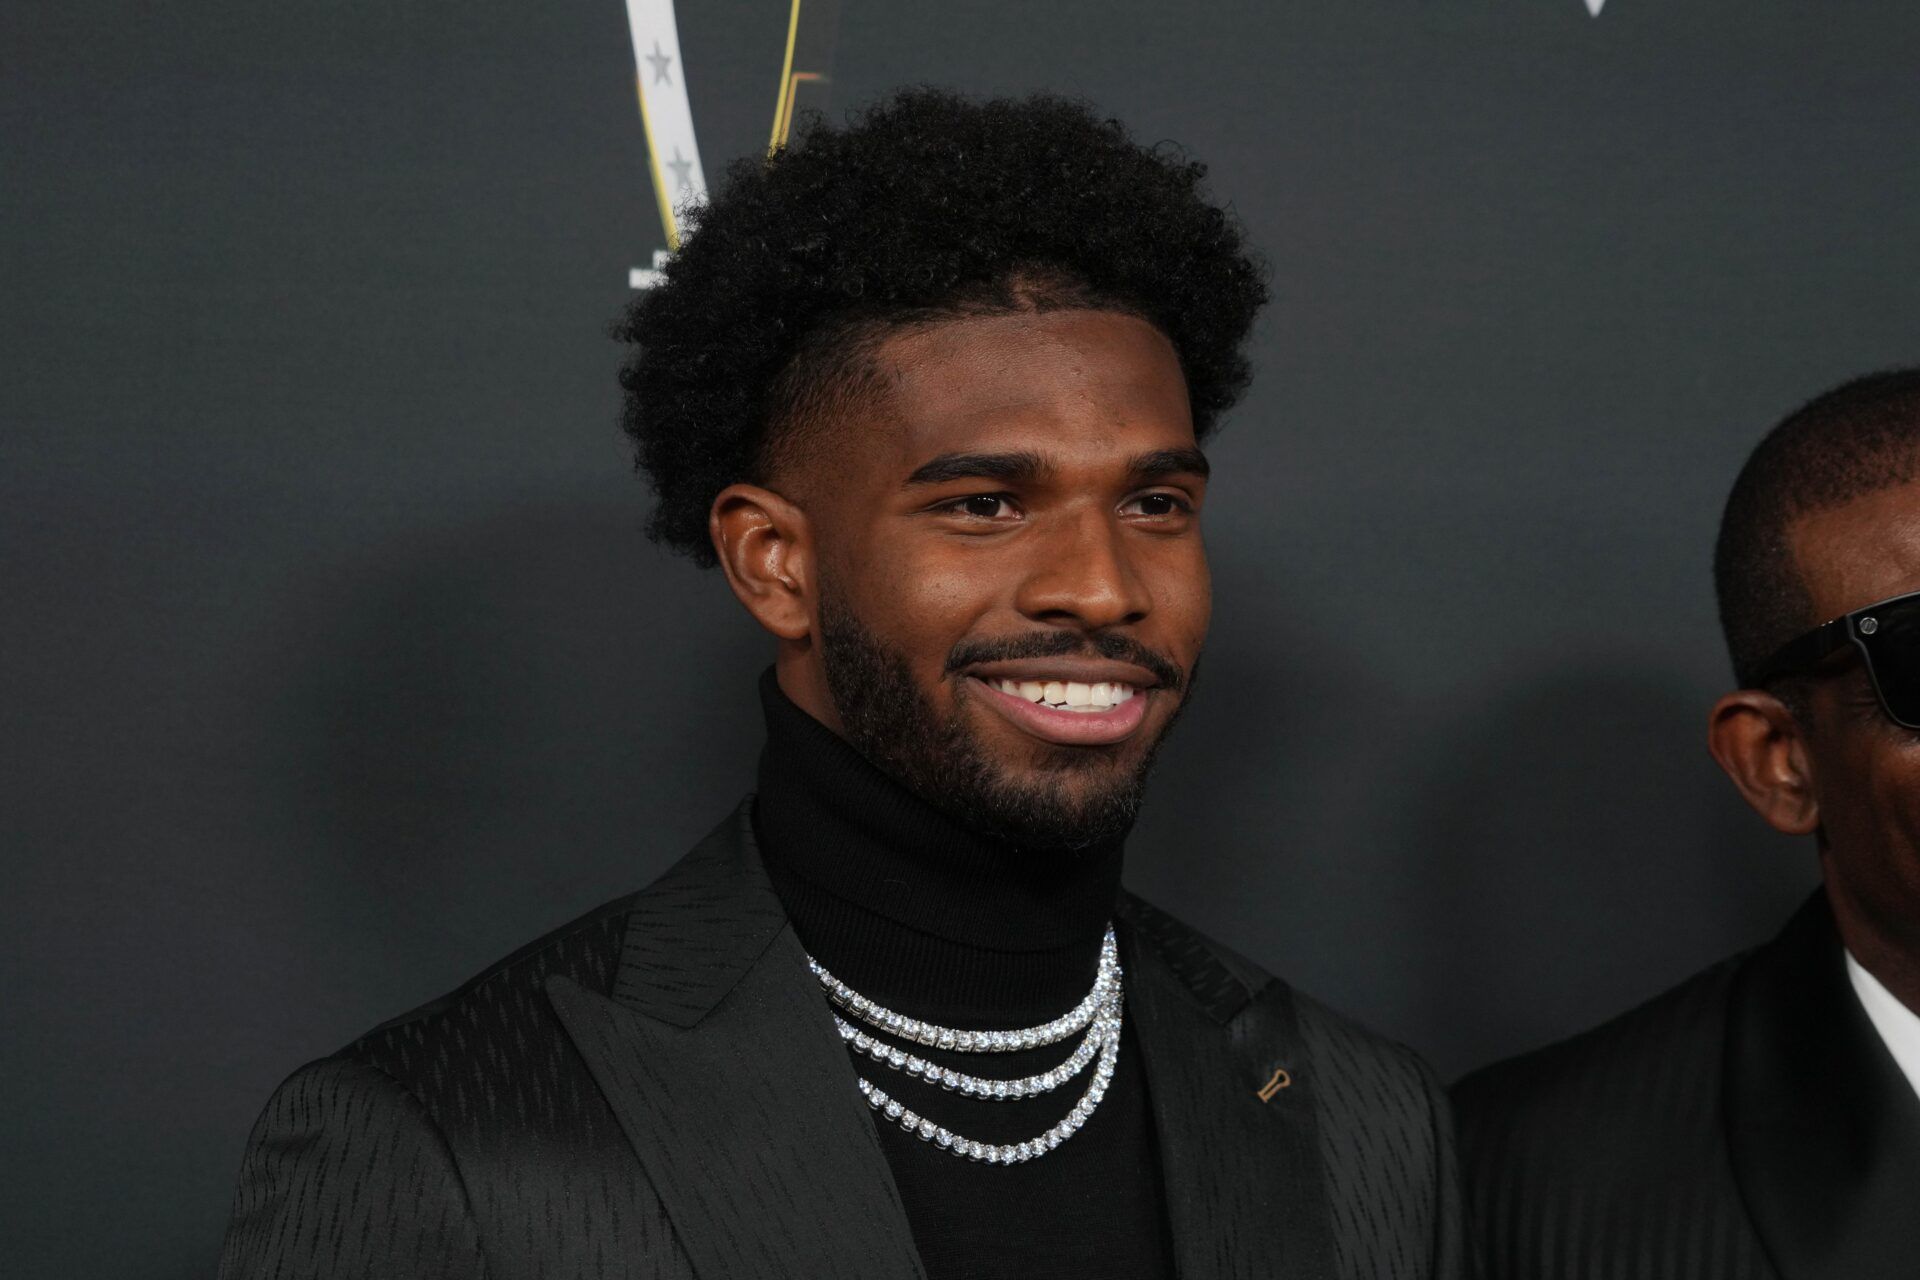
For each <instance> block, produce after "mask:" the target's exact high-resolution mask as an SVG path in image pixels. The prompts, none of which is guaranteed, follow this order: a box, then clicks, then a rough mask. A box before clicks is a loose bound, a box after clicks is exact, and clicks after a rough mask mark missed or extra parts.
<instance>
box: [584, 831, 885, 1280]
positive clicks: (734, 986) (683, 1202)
mask: <svg viewBox="0 0 1920 1280" xmlns="http://www.w3.org/2000/svg"><path fill="white" fill-rule="evenodd" d="M769 907H770V908H771V911H772V912H773V913H774V914H773V915H772V916H771V917H770V916H769ZM547 996H548V999H549V1000H550V1001H551V1002H552V1004H553V1007H554V1009H555V1011H556V1012H557V1013H558V1015H559V1017H560V1020H561V1022H562V1023H563V1024H564V1025H565V1026H566V1028H567V1033H568V1035H569V1036H570V1037H571V1038H572V1040H573V1042H574V1044H575V1046H576V1047H577V1048H578V1049H579V1050H580V1053H581V1056H582V1057H584V1058H585V1059H586V1062H587V1065H588V1068H589V1069H590V1070H591V1071H592V1073H593V1077H594V1080H595V1082H596V1083H597V1084H598V1085H599V1086H600V1089H601V1092H602V1093H603V1094H605V1096H606V1098H607V1101H608V1103H609V1104H610V1106H611V1107H612V1109H613V1112H614V1115H615V1116H616V1117H617V1118H618V1120H619V1123H620V1127H621V1128H622V1129H623V1130H624V1131H625V1133H626V1135H627V1139H628V1140H629V1141H630V1142H631V1143H632V1144H633V1148H634V1151H635V1152H636V1153H637V1155H638V1156H639V1159H640V1162H641V1164H642V1166H643V1167H644V1168H645V1169H646V1171H647V1176H648V1178H649V1179H650V1180H651V1182H652V1184H653V1186H654V1189H655V1190H656V1191H657V1193H658V1194H659V1196H660V1200H661V1203H662V1204H663V1205H664V1206H665V1208H666V1211H667V1216H668V1219H669V1220H670V1221H671V1222H672V1223H673V1228H674V1236H675V1238H676V1240H677V1241H678V1242H679V1244H680V1246H681V1247H682V1248H683V1249H684V1250H685V1251H686V1253H687V1256H688V1258H689V1259H690V1261H691V1262H692V1264H693V1268H694V1271H695V1272H696V1274H698V1275H700V1276H703V1277H706V1278H707V1280H735V1278H736V1277H763V1276H764V1277H775V1276H779V1277H788V1276H796V1275H801V1276H835V1277H842V1276H845V1277H858V1278H864V1277H871V1278H872V1280H899V1278H900V1277H919V1276H921V1275H922V1274H923V1273H922V1271H921V1266H920V1260H919V1256H918V1254H917V1253H916V1252H915V1250H914V1246H913V1237H912V1232H911V1230H910V1229H909V1227H908V1225H907V1219H906V1213H905V1210H904V1209H903V1208H902V1207H901V1204H900V1195H899V1192H898V1190H897V1189H896V1188H895V1186H894V1183H893V1176H892V1174H891V1172H890V1171H889V1170H888V1168H887V1163H886V1157H885V1154H884V1153H883V1152H882V1150H881V1148H880V1142H879V1137H878V1135H877V1134H876V1133H875V1132H874V1128H873V1121H872V1119H871V1117H870V1116H869V1114H868V1110H867V1106H866V1103H865V1102H864V1100H862V1098H861V1097H860V1094H859V1091H858V1090H857V1089H856V1088H855V1087H854V1076H853V1069H852V1066H851V1064H850V1063H849V1062H848V1060H847V1055H846V1050H845V1049H844V1048H843V1047H842V1045H841V1043H840V1039H839V1036H838V1035H837V1034H835V1032H834V1029H833V1021H832V1018H831V1016H830V1015H829V1013H828V1011H827V1008H826V1005H825V1003H824V1001H823V1000H822V999H821V996H820V991H819V987H818V985H817V984H816V983H815V982H814V981H813V978H812V975H811V974H810V973H809V972H808V970H807V965H806V956H805V953H804V952H803V951H802V950H801V947H800V944H799V941H798V940H797V939H796V938H795V937H794V936H793V932H792V930H791V929H790V928H788V927H787V925H786V922H785V919H784V914H782V913H780V911H779V903H778V900H777V899H775V898H774V897H773V893H772V890H771V888H770V887H768V886H767V884H766V880H765V874H764V872H762V871H761V870H760V868H759V864H758V859H757V856H756V855H755V854H754V852H753V849H752V845H751V828H750V827H744V826H741V825H736V826H735V827H734V828H733V831H732V834H731V835H729V834H728V832H727V829H726V828H722V830H721V831H717V832H715V833H714V836H713V837H710V838H709V840H708V841H707V842H705V843H704V844H703V845H702V846H701V848H700V849H698V850H696V851H695V853H694V854H692V855H689V857H688V858H687V859H686V861H684V862H683V863H682V864H681V865H680V866H679V867H676V868H675V870H674V871H673V872H670V873H669V874H668V875H667V876H666V877H664V878H663V879H662V880H661V881H660V882H659V883H658V884H657V885H656V886H655V887H654V888H653V889H649V890H648V891H646V892H645V893H643V894H642V895H641V900H640V902H639V903H638V905H637V906H636V909H635V912H634V915H633V917H632V921H631V923H630V924H629V927H628V932H627V939H626V944H625V948H624V953H623V957H622V962H621V969H620V974H619V977H618V980H617V982H616V984H615V987H614V992H613V994H612V996H607V995H602V994H600V993H598V992H595V991H589V990H587V989H586V988H584V987H581V986H580V985H579V984H577V983H575V982H573V981H571V980H568V979H565V978H555V979H553V980H551V981H549V982H548V984H547Z"/></svg>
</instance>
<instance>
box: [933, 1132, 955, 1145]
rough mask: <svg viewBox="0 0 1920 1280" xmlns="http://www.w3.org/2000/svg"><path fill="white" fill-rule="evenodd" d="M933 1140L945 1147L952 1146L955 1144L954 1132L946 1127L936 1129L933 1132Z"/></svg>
mask: <svg viewBox="0 0 1920 1280" xmlns="http://www.w3.org/2000/svg"><path fill="white" fill-rule="evenodd" d="M933 1140H934V1141H935V1142H937V1143H939V1144H940V1145H941V1146H943V1147H951V1146H952V1145H953V1134H952V1133H951V1132H949V1131H948V1130H946V1129H936V1130H934V1133H933Z"/></svg>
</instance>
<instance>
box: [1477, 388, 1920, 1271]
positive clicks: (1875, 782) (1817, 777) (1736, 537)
mask: <svg viewBox="0 0 1920 1280" xmlns="http://www.w3.org/2000/svg"><path fill="white" fill-rule="evenodd" d="M1714 576H1715V584H1716V588H1717V590H1718V593H1719V597H1720V613H1721V622H1722V625H1723V626H1724V628H1725V630H1726V634H1727V641H1728V645H1729V647H1730V648H1731V650H1732V654H1733V661H1734V668H1735V672H1736V675H1737V678H1738V680H1739V682H1740V685H1741V687H1740V688H1739V689H1738V690H1736V691H1735V692H1733V693H1730V694H1727V695H1726V696H1725V697H1723V698H1721V699H1720V701H1719V702H1718V703H1716V704H1715V706H1714V708H1713V711H1712V713H1711V717H1710V727H1709V745H1710V747H1711V750H1712V752H1713V755H1714V758H1715V759H1716V760H1718V761H1719V763H1720V766H1721V767H1722V768H1723V769H1724V770H1725V771H1726V773H1727V776H1728V777H1729V778H1731V779H1732V781H1733V784H1734V786H1735V787H1737V788H1738V789H1739V791H1740V794H1741V795H1742V796H1743V797H1744V798H1745V799H1746V801H1747V803H1748V804H1750V805H1751V806H1752V807H1753V808H1754V809H1755V810H1756V811H1757V812H1758V813H1759V814H1760V816H1761V817H1762V818H1764V819H1765V820H1766V821H1767V823H1768V824H1769V825H1771V826H1772V827H1774V828H1775V829H1776V830H1778V831H1780V832H1782V833H1785V834H1787V835H1793V836H1813V837H1814V841H1815V849H1816V850H1817V853H1818V857H1819V863H1820V872H1821V879H1822V881H1823V887H1822V888H1821V890H1820V891H1819V892H1818V893H1816V894H1815V895H1814V896H1813V897H1812V898H1810V899H1809V900H1808V901H1807V902H1806V903H1805V904H1804V905H1803V906H1802V907H1801V908H1800V910H1799V912H1798V913H1797V914H1796V915H1795V916H1794V918H1793V919H1792V920H1791V921H1790V922H1789V923H1788V925H1787V926H1786V928H1785V930H1784V931H1783V932H1782V933H1781V934H1780V935H1779V936H1778V937H1777V938H1775V939H1774V940H1773V941H1771V942H1769V943H1767V944H1766V945H1764V946H1761V947H1759V948H1758V949H1757V950H1755V951H1753V952H1750V953H1748V954H1746V955H1742V956H1736V957H1734V958H1732V959H1729V960H1727V961H1725V962H1723V963H1721V964H1719V965H1716V966H1715V967H1714V968H1712V969H1709V970H1708V971H1707V972H1705V973H1702V974H1699V975H1697V976H1696V977H1694V978H1693V979H1691V980H1690V981H1688V982H1686V983H1684V984H1682V985H1681V986H1679V987H1677V988H1675V989H1674V990H1672V991H1669V992H1667V993H1666V994H1665V995H1662V996H1660V997H1658V998H1657V999H1655V1000H1653V1001H1651V1002H1649V1003H1648V1004H1646V1005H1644V1006H1642V1007H1640V1008H1638V1009H1636V1010H1634V1011H1632V1012H1630V1013H1628V1014H1626V1015H1624V1016H1622V1017H1620V1018H1618V1019H1616V1020H1614V1021H1613V1022H1610V1023H1608V1024H1606V1025H1605V1026H1602V1027H1600V1028H1599V1029H1597V1030H1594V1031H1590V1032H1588V1033H1587V1034H1585V1035H1583V1036H1579V1037H1577V1038H1575V1039H1573V1040H1570V1041H1567V1042H1565V1043H1562V1044H1558V1045H1554V1046H1551V1047H1549V1048H1547V1049H1544V1050H1541V1051H1539V1052H1536V1053H1533V1054H1530V1055H1528V1056H1525V1057H1522V1058H1518V1059H1515V1060H1513V1061H1511V1062H1506V1063H1502V1064H1499V1065H1497V1066H1494V1067H1491V1068H1488V1069H1486V1070H1484V1071H1481V1072H1477V1073H1476V1074H1474V1075H1472V1076H1469V1077H1468V1078H1467V1079H1466V1080H1464V1081H1462V1082H1461V1083H1460V1084H1459V1085H1458V1086H1457V1087H1456V1089H1455V1100H1456V1104H1457V1106H1458V1109H1459V1114H1460V1123H1461V1128H1462V1144H1463V1159H1464V1161H1465V1163H1466V1169H1467V1177H1468V1181H1469V1194H1470V1198H1471V1202H1472V1215H1473V1231H1474V1234H1475V1235H1476V1237H1477V1240H1478V1246H1479V1251H1480V1254H1481V1259H1482V1262H1483V1263H1484V1264H1485V1271H1486V1274H1487V1275H1488V1276H1489V1277H1493V1278H1498V1280H1505V1278H1507V1277H1512V1278H1513V1280H1535V1278H1536V1277H1543V1276H1553V1277H1560V1278H1563V1280H1578V1278H1579V1277H1588V1276H1592V1277H1599V1276H1626V1275H1632V1276H1635V1277H1638V1278H1641V1280H1662V1278H1664V1277H1674V1278H1675V1280H1678V1278H1679V1277H1687V1278H1689V1280H1713V1278H1714V1277H1756V1278H1767V1280H1842V1278H1843V1277H1844V1278H1846V1280H1860V1278H1863V1277H1875V1276H1911V1275H1915V1274H1920V1211H1916V1209H1917V1208H1920V1018H1916V1012H1920V727H1916V726H1920V370H1911V371H1903V372H1895V373H1887V374H1879V375H1875V376H1873V377H1869V378H1863V379H1860V380H1858V381H1856V382H1853V383H1850V384H1848V385H1846V386H1844V387H1841V388H1839V389H1838V390H1836V391H1833V392H1830V393H1828V394H1827V395H1824V396H1822V397H1820V398H1819V399H1817V400H1815V401H1813V402H1812V403H1811V404H1809V405H1807V406H1806V407H1805V408H1803V409H1801V410H1799V411H1798V412H1797V413H1795V414H1794V415H1792V416H1791V417H1789V418H1788V419H1787V420H1786V421H1785V422H1783V423H1782V424H1781V425H1780V426H1779V427H1777V428H1775V429H1774V431H1773V432H1772V433H1771V434H1770V435H1768V436H1767V438H1766V439H1765V440H1764V441H1763V442H1762V443H1761V445H1760V446H1759V448H1758V449H1756V450H1755V451H1754V453H1753V456H1752V458H1751V459H1749V461H1748V462H1747V465H1746V467H1745V469H1744V470H1743V471H1742V472H1741V474H1740V478H1739V480H1738V481H1737V482H1736V483H1735V485H1734V490H1733V494H1732V496H1731V497H1730V498H1729V500H1728V503H1727V508H1726V513H1725V515H1724V517H1723V519H1722V522H1721V528H1720V539H1719V545H1718V548H1717V550H1716V553H1715V559H1714Z"/></svg>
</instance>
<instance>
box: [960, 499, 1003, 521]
mask: <svg viewBox="0 0 1920 1280" xmlns="http://www.w3.org/2000/svg"><path fill="white" fill-rule="evenodd" d="M952 510H954V511H957V512H959V513H960V514H961V515H963V516H972V517H973V518H974V519H976V520H998V519H1000V518H1001V517H1002V516H1005V515H1009V514H1011V511H1010V504H1009V503H1008V502H1007V500H1006V499H1005V498H1003V497H1001V496H1000V495H999V494H996V493H976V494H974V495H973V496H972V497H969V498H962V499H960V500H959V501H958V502H956V503H954V504H953V507H952Z"/></svg>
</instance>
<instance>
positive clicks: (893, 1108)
mask: <svg viewBox="0 0 1920 1280" xmlns="http://www.w3.org/2000/svg"><path fill="white" fill-rule="evenodd" d="M904 1110H906V1108H905V1107H903V1106H901V1105H900V1104H899V1103H897V1102H888V1103H887V1118H888V1119H889V1120H898V1119H899V1118H900V1113H901V1112H902V1111H904Z"/></svg>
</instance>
